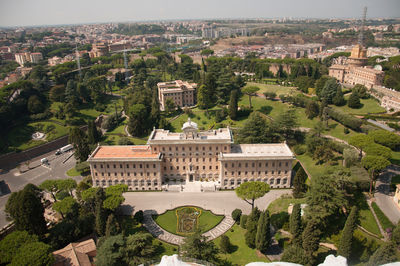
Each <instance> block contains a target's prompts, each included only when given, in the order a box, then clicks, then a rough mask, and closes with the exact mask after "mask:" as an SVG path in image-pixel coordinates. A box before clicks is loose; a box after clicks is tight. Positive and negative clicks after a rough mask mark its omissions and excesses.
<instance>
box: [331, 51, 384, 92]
mask: <svg viewBox="0 0 400 266" xmlns="http://www.w3.org/2000/svg"><path fill="white" fill-rule="evenodd" d="M367 62H368V58H367V57H366V50H365V49H364V48H363V47H362V46H361V45H359V44H357V45H355V46H354V47H353V49H352V51H351V56H350V57H349V58H347V59H343V58H342V59H339V60H335V61H334V64H333V65H332V66H331V67H329V76H331V77H334V78H336V79H337V80H338V81H339V82H341V83H347V84H351V85H356V84H361V85H364V86H366V87H367V88H369V89H370V88H372V87H373V86H376V85H382V84H383V78H384V75H385V74H384V72H383V71H382V70H378V69H374V68H372V67H367V66H365V65H366V64H367Z"/></svg>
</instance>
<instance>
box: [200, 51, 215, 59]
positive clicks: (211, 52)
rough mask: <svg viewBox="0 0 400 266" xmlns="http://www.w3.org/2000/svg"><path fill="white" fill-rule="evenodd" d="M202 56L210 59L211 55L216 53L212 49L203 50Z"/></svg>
mask: <svg viewBox="0 0 400 266" xmlns="http://www.w3.org/2000/svg"><path fill="white" fill-rule="evenodd" d="M200 54H201V55H204V56H206V57H208V56H210V55H213V54H214V51H213V50H211V49H203V50H201V52H200Z"/></svg>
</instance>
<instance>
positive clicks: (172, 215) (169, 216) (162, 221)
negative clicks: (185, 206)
mask: <svg viewBox="0 0 400 266" xmlns="http://www.w3.org/2000/svg"><path fill="white" fill-rule="evenodd" d="M179 208H181V207H179ZM196 208H198V209H201V208H199V207H196ZM223 218H224V216H223V215H215V214H213V213H211V212H210V211H207V210H203V209H201V214H200V216H199V225H198V226H199V228H200V229H201V231H202V232H207V231H209V230H210V229H212V228H214V227H215V226H216V225H218V224H219V223H220V222H221V221H222V219H223ZM154 221H155V222H156V223H157V224H158V225H159V226H161V227H162V228H164V229H165V230H166V231H168V232H170V233H173V234H179V233H177V225H178V221H177V216H176V209H173V210H169V211H166V212H165V213H163V214H160V215H157V216H155V217H154Z"/></svg>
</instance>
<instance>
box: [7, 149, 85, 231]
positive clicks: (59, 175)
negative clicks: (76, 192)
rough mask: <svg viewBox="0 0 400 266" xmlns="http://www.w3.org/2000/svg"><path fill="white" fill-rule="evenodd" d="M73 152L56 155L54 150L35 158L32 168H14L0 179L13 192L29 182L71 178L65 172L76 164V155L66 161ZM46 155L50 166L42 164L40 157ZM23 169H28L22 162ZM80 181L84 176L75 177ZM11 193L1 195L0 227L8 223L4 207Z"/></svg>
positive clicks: (37, 183)
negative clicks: (24, 170)
mask: <svg viewBox="0 0 400 266" xmlns="http://www.w3.org/2000/svg"><path fill="white" fill-rule="evenodd" d="M71 154H72V153H71V152H68V153H65V154H62V155H58V156H56V155H54V152H50V153H48V154H45V155H42V156H40V157H37V158H34V159H33V160H32V161H31V163H30V164H29V166H30V167H31V168H32V169H31V170H28V171H26V172H24V173H22V174H20V173H19V170H18V169H12V170H10V171H9V172H6V173H2V174H0V179H1V180H3V181H4V183H5V186H6V187H7V189H9V190H10V191H11V192H15V191H18V190H20V189H22V188H24V186H25V185H26V184H28V183H32V184H35V185H39V184H41V183H42V182H43V181H44V180H46V179H63V178H70V177H69V176H67V175H66V174H65V172H66V171H67V170H69V169H71V168H72V167H74V166H75V163H76V160H75V158H74V156H72V157H71V158H69V159H68V160H67V161H66V162H65V163H64V161H65V160H66V159H67V158H68V157H69V156H70V155H71ZM44 157H46V158H47V159H48V160H49V166H41V165H40V159H41V158H44ZM22 165H23V166H22V167H21V169H26V168H27V167H26V165H24V164H22ZM74 179H75V180H76V181H77V182H79V181H80V180H81V179H82V178H81V177H76V178H74ZM9 196H10V194H6V195H4V196H1V197H0V228H1V227H3V226H5V225H6V224H8V223H9V222H8V221H7V220H6V215H5V213H4V208H5V205H6V203H7V200H8V198H9Z"/></svg>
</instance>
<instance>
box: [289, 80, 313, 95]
mask: <svg viewBox="0 0 400 266" xmlns="http://www.w3.org/2000/svg"><path fill="white" fill-rule="evenodd" d="M314 82H315V80H314V79H313V78H311V77H308V76H299V77H297V78H296V79H295V81H294V83H295V84H296V86H297V87H298V88H299V90H301V91H302V92H305V93H308V89H309V88H312V87H313V86H314Z"/></svg>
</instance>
